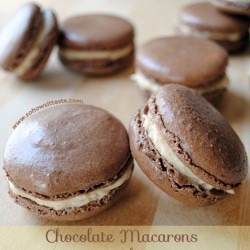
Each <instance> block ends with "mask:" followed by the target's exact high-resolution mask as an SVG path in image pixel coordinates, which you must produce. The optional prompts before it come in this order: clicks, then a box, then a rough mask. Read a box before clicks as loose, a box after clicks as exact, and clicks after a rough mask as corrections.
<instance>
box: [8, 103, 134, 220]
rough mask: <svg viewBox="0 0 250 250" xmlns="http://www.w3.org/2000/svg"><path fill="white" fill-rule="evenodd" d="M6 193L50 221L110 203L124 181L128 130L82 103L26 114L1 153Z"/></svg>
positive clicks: (127, 175)
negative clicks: (8, 191) (7, 191)
mask: <svg viewBox="0 0 250 250" xmlns="http://www.w3.org/2000/svg"><path fill="white" fill-rule="evenodd" d="M4 169H5V171H6V176H7V180H8V183H9V190H10V195H11V196H12V198H13V199H15V201H16V202H17V203H18V204H19V205H21V206H23V207H25V208H27V209H28V210H30V211H32V212H34V213H36V214H37V215H40V216H42V217H45V218H48V219H53V220H80V219H86V218H88V217H91V216H93V215H95V214H98V213H100V212H101V211H102V210H104V209H106V208H108V207H110V206H111V205H112V204H113V203H114V202H115V201H116V200H117V199H118V198H119V197H120V195H121V193H122V191H123V190H124V187H125V186H126V185H127V184H128V182H129V180H130V177H131V174H132V171H133V160H132V157H131V154H130V149H129V141H128V134H127V131H126V129H125V128H124V126H123V125H122V124H121V122H120V121H119V120H117V119H116V118H115V117H114V116H112V115H111V114H110V113H108V112H106V111H104V110H102V109H100V108H96V107H94V106H89V105H84V104H66V105H58V106H55V107H50V108H47V109H45V110H42V111H39V112H38V113H36V114H34V115H32V116H30V117H28V118H27V119H26V120H25V121H23V122H22V123H21V124H20V125H19V126H18V127H17V128H16V129H15V130H14V132H13V133H12V135H11V136H10V138H9V140H8V142H7V145H6V149H5V154H4Z"/></svg>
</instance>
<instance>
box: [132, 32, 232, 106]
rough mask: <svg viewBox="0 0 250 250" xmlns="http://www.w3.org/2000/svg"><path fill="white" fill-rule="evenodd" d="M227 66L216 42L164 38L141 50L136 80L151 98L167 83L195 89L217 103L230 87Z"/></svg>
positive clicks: (226, 57) (143, 46)
mask: <svg viewBox="0 0 250 250" xmlns="http://www.w3.org/2000/svg"><path fill="white" fill-rule="evenodd" d="M227 63H228V55H227V52H226V51H225V50H224V49H223V48H222V47H221V46H219V45H217V44H216V43H214V42H212V41H209V40H205V39H199V38H192V37H182V36H174V37H162V38H157V39H153V40H151V41H149V42H147V43H145V44H144V45H142V46H141V47H139V49H138V51H137V55H136V73H135V74H134V75H133V76H132V79H133V80H134V81H135V82H136V83H137V85H138V87H139V88H140V89H141V90H142V91H143V92H144V93H145V94H146V95H147V96H150V95H151V94H152V93H154V92H156V91H157V90H158V89H159V88H160V87H161V86H162V85H164V84H170V83H177V84H181V85H186V86H188V87H191V88H194V89H195V90H196V91H197V92H199V94H202V95H203V96H205V97H206V98H207V99H208V100H209V101H211V102H212V103H214V104H216V103H217V102H218V101H219V100H220V99H221V96H222V95H223V93H224V92H225V90H226V88H227V85H228V79H227V76H226V73H225V71H226V66H227Z"/></svg>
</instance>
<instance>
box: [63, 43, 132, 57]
mask: <svg viewBox="0 0 250 250" xmlns="http://www.w3.org/2000/svg"><path fill="white" fill-rule="evenodd" d="M132 50H133V45H131V44H130V45H127V46H125V47H123V48H121V49H114V50H92V51H91V50H85V51H84V50H71V49H60V50H59V53H60V55H61V56H62V57H64V58H65V59H68V60H80V61H90V60H106V59H108V60H112V61H114V60H117V59H120V58H123V57H126V56H128V55H129V54H130V53H131V52H132Z"/></svg>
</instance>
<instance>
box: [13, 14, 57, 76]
mask: <svg viewBox="0 0 250 250" xmlns="http://www.w3.org/2000/svg"><path fill="white" fill-rule="evenodd" d="M42 16H43V27H42V30H41V31H40V34H39V35H38V38H37V40H36V42H35V44H34V45H33V48H32V49H31V51H30V52H29V53H28V55H27V56H26V57H25V59H24V60H23V62H22V63H21V64H20V65H19V66H18V67H17V68H16V69H15V70H14V72H15V74H16V75H18V76H22V75H24V74H25V73H26V72H27V71H28V70H29V69H30V68H31V67H32V66H33V64H34V62H35V61H36V60H37V57H38V56H39V53H40V50H41V47H42V46H43V43H44V40H45V39H46V38H47V36H48V34H49V32H50V30H51V24H52V22H53V14H52V12H51V10H49V9H46V10H44V11H43V13H42Z"/></svg>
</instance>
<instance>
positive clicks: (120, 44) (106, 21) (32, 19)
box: [0, 3, 134, 80]
mask: <svg viewBox="0 0 250 250" xmlns="http://www.w3.org/2000/svg"><path fill="white" fill-rule="evenodd" d="M57 43H58V44H59V59H60V61H61V62H62V63H63V65H65V66H66V67H67V68H68V69H71V70H73V71H76V72H78V73H81V74H91V75H104V74H111V73H115V72H117V71H119V70H122V69H124V68H126V67H127V66H129V65H130V64H131V63H132V62H133V55H134V28H133V26H132V24H131V23H130V22H129V21H127V20H125V19H124V18H121V17H118V16H113V15H107V14H86V15H81V16H76V17H71V18H69V19H67V20H65V22H63V23H62V24H61V25H60V30H59V29H58V24H57V19H56V16H55V14H54V13H53V11H52V10H50V9H45V10H43V9H41V8H40V7H39V6H38V5H36V4H34V3H28V4H25V5H23V6H21V7H20V8H19V9H18V10H17V11H16V12H15V13H14V14H13V16H12V17H11V18H10V19H9V21H8V22H7V23H6V24H5V26H4V27H3V28H2V29H1V31H0V44H1V46H0V66H1V67H2V68H3V69H4V70H6V71H10V72H12V73H14V74H15V75H16V76H17V77H19V78H20V79H23V80H33V79H35V78H36V77H38V76H39V74H40V73H41V72H42V70H43V69H44V67H45V65H46V62H47V60H48V58H49V55H50V53H51V51H52V49H53V47H54V46H55V45H56V44H57Z"/></svg>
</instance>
